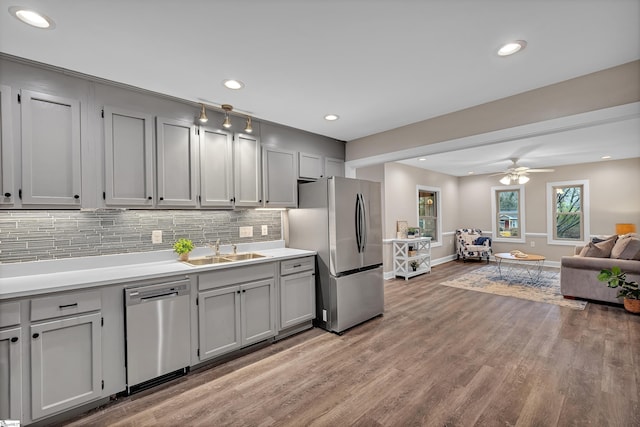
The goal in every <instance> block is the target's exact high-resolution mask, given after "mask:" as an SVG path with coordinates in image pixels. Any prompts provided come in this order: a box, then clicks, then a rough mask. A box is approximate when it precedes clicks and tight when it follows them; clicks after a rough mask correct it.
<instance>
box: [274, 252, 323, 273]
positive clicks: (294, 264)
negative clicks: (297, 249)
mask: <svg viewBox="0 0 640 427" xmlns="http://www.w3.org/2000/svg"><path fill="white" fill-rule="evenodd" d="M314 260H315V257H313V256H308V257H304V258H296V259H289V260H286V261H281V262H280V275H282V276H285V275H287V274H293V273H299V272H301V271H307V270H313V269H314V268H315V262H314Z"/></svg>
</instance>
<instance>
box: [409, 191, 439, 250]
mask: <svg viewBox="0 0 640 427" xmlns="http://www.w3.org/2000/svg"><path fill="white" fill-rule="evenodd" d="M420 191H428V192H430V193H434V194H435V196H434V198H435V201H436V237H435V240H434V239H431V247H438V246H442V189H441V188H440V187H431V186H427V185H416V198H415V200H416V225H419V224H420Z"/></svg>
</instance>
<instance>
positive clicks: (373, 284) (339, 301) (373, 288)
mask: <svg viewBox="0 0 640 427" xmlns="http://www.w3.org/2000/svg"><path fill="white" fill-rule="evenodd" d="M330 286H331V308H330V311H331V313H330V319H329V322H328V323H327V326H328V329H329V330H331V331H333V332H342V331H344V330H346V329H349V328H351V327H352V326H355V325H357V324H359V323H362V322H364V321H366V320H369V319H371V318H373V317H376V316H378V315H380V314H382V313H383V312H384V281H383V277H382V267H378V268H375V269H372V270H366V271H362V272H359V273H354V274H349V275H346V276H342V277H335V276H331V277H330Z"/></svg>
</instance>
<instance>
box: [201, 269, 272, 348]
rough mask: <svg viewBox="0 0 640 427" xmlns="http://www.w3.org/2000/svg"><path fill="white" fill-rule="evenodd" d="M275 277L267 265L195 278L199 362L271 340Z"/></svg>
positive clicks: (207, 274) (225, 270)
mask: <svg viewBox="0 0 640 427" xmlns="http://www.w3.org/2000/svg"><path fill="white" fill-rule="evenodd" d="M275 273H276V272H275V263H267V264H258V265H252V266H245V267H237V268H229V269H224V270H220V271H217V272H211V273H203V274H201V275H199V277H198V287H199V290H200V291H199V293H198V302H197V304H198V354H199V360H201V361H202V360H206V359H209V358H212V357H216V356H220V355H222V354H225V353H229V352H231V351H233V350H236V349H239V348H242V347H246V346H248V345H251V344H254V343H257V342H259V341H263V340H265V339H268V338H271V337H273V336H275V334H276V310H277V308H276V287H275Z"/></svg>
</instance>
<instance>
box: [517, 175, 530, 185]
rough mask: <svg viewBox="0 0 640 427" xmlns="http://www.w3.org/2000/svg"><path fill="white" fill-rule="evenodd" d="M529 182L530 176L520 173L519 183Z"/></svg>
mask: <svg viewBox="0 0 640 427" xmlns="http://www.w3.org/2000/svg"><path fill="white" fill-rule="evenodd" d="M527 182H529V177H528V176H525V175H520V176H519V177H518V184H526V183H527Z"/></svg>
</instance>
